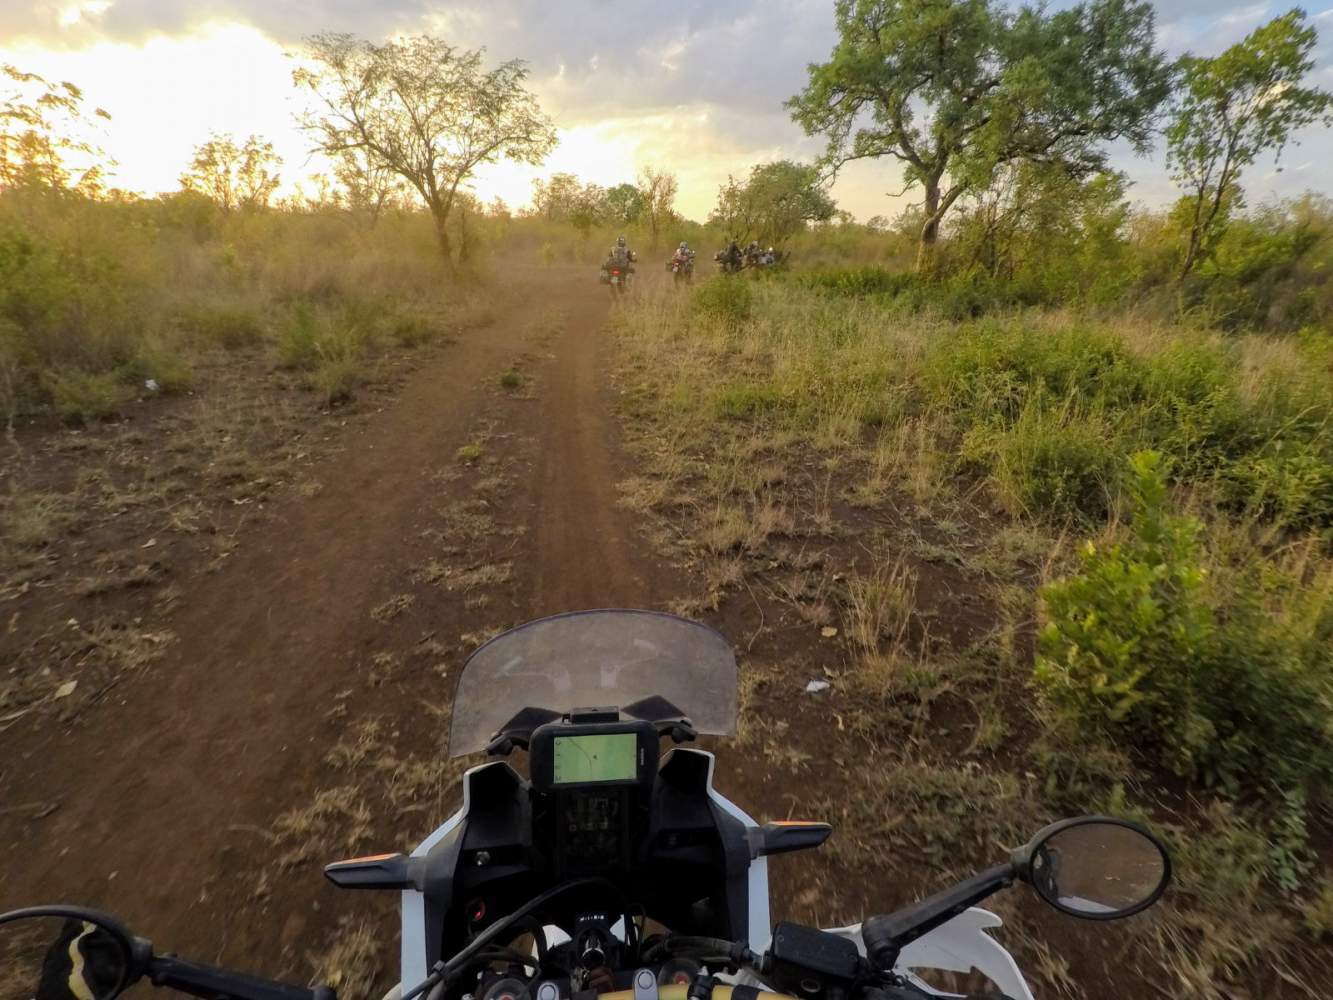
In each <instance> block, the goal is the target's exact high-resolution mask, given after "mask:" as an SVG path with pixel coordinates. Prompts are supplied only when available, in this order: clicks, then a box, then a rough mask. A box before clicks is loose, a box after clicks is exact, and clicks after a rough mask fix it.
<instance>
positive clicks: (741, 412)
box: [713, 382, 782, 420]
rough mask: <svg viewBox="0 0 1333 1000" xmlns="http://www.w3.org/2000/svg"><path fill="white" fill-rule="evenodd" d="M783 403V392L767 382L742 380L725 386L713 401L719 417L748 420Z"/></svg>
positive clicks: (714, 409)
mask: <svg viewBox="0 0 1333 1000" xmlns="http://www.w3.org/2000/svg"><path fill="white" fill-rule="evenodd" d="M781 403H782V393H780V392H779V391H778V389H777V387H776V386H774V385H770V384H767V383H758V384H756V383H752V382H740V383H737V384H735V385H728V386H723V387H722V388H721V389H719V390H718V393H717V396H716V398H715V399H714V402H713V411H714V412H715V413H716V414H717V415H718V416H719V417H725V418H728V419H733V420H747V419H751V418H754V417H757V416H759V415H760V414H762V413H767V412H768V411H770V410H773V409H776V408H777V407H778V406H779V405H780V404H781Z"/></svg>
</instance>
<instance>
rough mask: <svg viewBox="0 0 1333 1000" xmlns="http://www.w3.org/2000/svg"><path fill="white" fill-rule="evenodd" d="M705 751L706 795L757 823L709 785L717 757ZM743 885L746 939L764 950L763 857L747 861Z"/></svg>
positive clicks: (767, 927)
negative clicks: (747, 909) (747, 873)
mask: <svg viewBox="0 0 1333 1000" xmlns="http://www.w3.org/2000/svg"><path fill="white" fill-rule="evenodd" d="M696 752H703V751H696ZM705 755H706V756H707V757H708V797H709V798H710V799H712V800H713V802H714V803H716V804H717V806H718V808H719V809H721V810H722V811H723V812H725V813H728V814H730V815H731V816H733V817H735V818H736V819H738V820H740V821H741V822H742V823H744V824H745V826H746V827H747V828H748V827H754V826H758V825H759V824H758V823H756V822H755V821H754V820H752V819H751V818H750V817H749V816H748V815H747V814H746V812H745V810H743V809H742V808H741V807H740V806H738V805H736V803H734V802H732V801H731V800H730V799H728V798H727V797H726V796H725V795H723V794H722V793H721V792H719V791H718V790H717V789H716V788H714V787H713V768H714V767H715V766H716V765H717V758H716V757H714V756H713V755H712V754H711V753H706V754H705ZM747 888H748V895H749V897H750V928H749V931H750V939H749V941H747V942H746V943H747V944H748V945H749V946H750V948H751V949H752V950H753V951H759V952H763V951H767V950H768V945H769V941H770V940H772V937H773V925H772V924H771V923H769V915H768V859H767V858H754V859H752V860H751V861H750V878H749V885H748V887H747Z"/></svg>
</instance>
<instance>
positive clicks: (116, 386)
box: [44, 372, 136, 423]
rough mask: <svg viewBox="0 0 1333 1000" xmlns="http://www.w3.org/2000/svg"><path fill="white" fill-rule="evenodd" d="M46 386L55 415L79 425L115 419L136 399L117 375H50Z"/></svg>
mask: <svg viewBox="0 0 1333 1000" xmlns="http://www.w3.org/2000/svg"><path fill="white" fill-rule="evenodd" d="M44 382H45V385H46V391H47V392H48V393H49V394H50V397H51V401H52V402H53V403H54V404H55V408H56V412H57V413H59V414H60V415H61V416H62V417H64V418H65V419H66V420H69V421H73V422H76V423H82V422H84V421H87V420H105V419H107V418H108V417H114V416H115V415H116V414H118V413H119V412H120V411H121V410H122V409H124V407H125V406H126V404H128V403H129V402H130V401H131V400H133V399H134V398H135V396H136V393H135V390H134V389H133V388H131V387H130V386H128V385H126V384H125V380H124V379H123V378H121V377H120V376H119V375H118V374H117V373H116V372H100V373H90V372H64V373H58V372H49V373H47V375H46V377H45V379H44Z"/></svg>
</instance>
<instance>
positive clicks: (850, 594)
mask: <svg viewBox="0 0 1333 1000" xmlns="http://www.w3.org/2000/svg"><path fill="white" fill-rule="evenodd" d="M846 586H847V597H846V606H845V610H844V613H843V628H844V630H845V631H846V633H847V636H848V638H849V639H850V640H851V641H852V643H853V645H855V646H856V647H857V649H859V650H860V652H861V653H862V654H863V655H866V656H873V655H874V654H876V653H878V652H879V651H880V649H881V647H882V646H883V645H884V644H886V643H887V645H888V648H889V649H890V650H894V651H896V650H898V649H899V648H900V647H901V646H902V643H903V640H904V639H905V638H906V636H907V629H908V626H909V625H911V623H912V616H913V613H914V611H915V608H916V573H915V572H913V570H912V569H911V567H909V566H908V565H907V564H906V563H905V562H904V561H903V560H902V559H899V560H898V561H897V562H894V563H883V564H880V565H878V566H877V567H876V568H875V570H874V572H873V573H870V574H868V575H862V574H856V575H853V576H851V577H850V578H848V580H847V585H846Z"/></svg>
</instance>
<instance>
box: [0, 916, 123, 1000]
mask: <svg viewBox="0 0 1333 1000" xmlns="http://www.w3.org/2000/svg"><path fill="white" fill-rule="evenodd" d="M133 968H134V944H133V939H132V938H131V936H130V934H129V932H128V931H126V930H125V928H124V927H122V926H121V925H120V923H119V922H118V921H116V920H115V919H114V918H112V917H109V916H107V915H105V914H102V913H98V912H97V911H96V910H88V909H84V908H83V907H74V906H50V907H34V908H32V909H27V910H15V911H14V912H12V913H5V914H0V1000H114V998H115V997H117V996H119V995H120V994H121V993H122V992H123V991H124V990H125V988H126V987H128V986H129V985H130V983H131V982H132V980H133V977H132V976H131V971H132V970H133Z"/></svg>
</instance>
